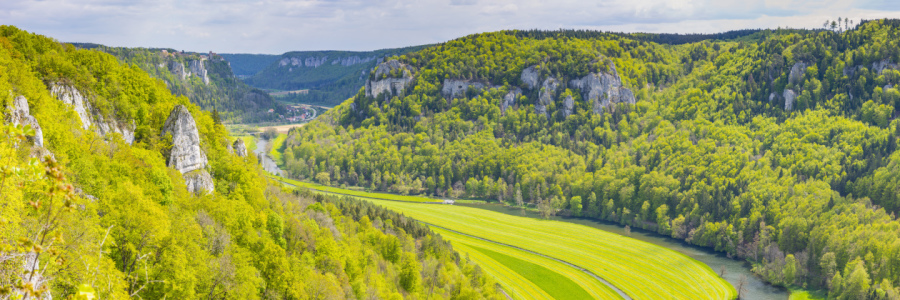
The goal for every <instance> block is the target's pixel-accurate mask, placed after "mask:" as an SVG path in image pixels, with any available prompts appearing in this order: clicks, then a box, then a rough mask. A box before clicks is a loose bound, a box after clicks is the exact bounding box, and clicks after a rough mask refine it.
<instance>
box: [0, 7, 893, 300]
mask: <svg viewBox="0 0 900 300" xmlns="http://www.w3.org/2000/svg"><path fill="white" fill-rule="evenodd" d="M334 5H339V4H338V3H334ZM0 12H2V11H0ZM292 30H302V29H296V28H295V29H292ZM235 36H237V35H235ZM397 37H400V36H397ZM197 40H201V39H197ZM381 42H382V44H392V43H395V42H393V41H381ZM260 44H263V43H260ZM418 44H420V45H421V44H424V43H418ZM413 45H415V44H413ZM273 49H274V48H273ZM898 49H900V19H876V20H860V22H859V23H856V24H852V23H851V22H850V20H849V19H847V18H844V19H843V24H842V22H841V21H840V19H839V20H838V21H833V22H830V23H829V22H825V23H824V24H823V25H822V27H821V28H819V27H817V28H811V29H793V28H783V27H778V28H777V29H742V30H733V31H728V32H723V33H711V34H651V33H620V32H606V31H595V30H583V29H573V30H570V29H559V30H538V29H534V30H501V31H493V32H480V33H474V34H469V35H465V36H462V37H457V38H453V39H450V40H446V41H442V42H439V43H437V44H428V45H422V46H410V47H400V48H390V49H382V50H375V51H292V52H286V53H284V54H281V55H273V54H217V53H215V52H214V51H209V52H190V51H184V50H180V51H179V50H175V49H173V48H141V47H133V48H132V47H111V46H105V45H101V44H95V43H72V44H69V43H63V42H60V41H58V40H55V39H53V38H52V37H48V36H44V35H40V34H36V33H32V32H29V31H27V30H23V29H20V28H17V27H14V26H9V25H0V92H2V93H0V224H2V226H0V300H13V299H21V300H24V299H28V300H50V299H53V298H57V299H82V298H85V299H201V298H203V299H223V300H224V299H260V300H263V299H291V300H295V299H389V300H402V299H429V300H430V299H448V300H449V299H454V300H455V299H492V300H494V299H496V300H499V299H629V300H630V299H750V300H761V299H775V300H788V299H790V300H796V299H841V300H843V299H876V300H895V299H900V220H898V219H897V213H900V194H898V193H897V191H900V118H898V116H900V50H898ZM282 51H283V50H282Z"/></svg>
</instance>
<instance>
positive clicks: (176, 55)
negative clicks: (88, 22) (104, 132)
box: [79, 44, 289, 123]
mask: <svg viewBox="0 0 900 300" xmlns="http://www.w3.org/2000/svg"><path fill="white" fill-rule="evenodd" d="M88 45H89V44H88ZM81 46H83V44H79V47H80V48H81ZM89 46H90V47H86V48H88V49H94V50H98V51H103V52H106V53H109V54H112V55H114V56H116V57H117V58H119V59H120V60H121V61H123V62H125V63H127V64H132V65H135V66H137V67H139V68H141V69H142V70H144V71H145V72H147V73H149V74H150V76H152V77H153V78H158V79H161V80H163V81H164V82H165V83H166V86H167V87H168V88H169V90H170V91H171V92H172V93H173V94H175V95H179V96H186V97H188V99H190V100H191V103H194V104H197V105H199V106H200V108H201V109H203V110H209V111H213V110H215V111H217V112H218V113H219V117H220V118H221V119H222V120H223V121H225V122H227V123H259V122H272V121H281V118H280V117H279V115H283V116H286V117H289V115H288V111H287V109H286V108H285V107H284V105H282V104H279V103H278V102H276V101H273V100H272V98H271V97H269V94H268V93H266V92H264V91H261V90H258V89H255V88H253V87H250V86H248V85H247V84H245V83H244V82H243V81H241V80H240V79H238V78H237V77H235V75H234V73H232V70H231V66H230V63H229V61H227V60H225V59H224V57H222V56H220V55H218V54H215V53H185V52H177V51H175V50H174V49H147V48H124V47H106V46H102V45H89ZM204 72H205V73H206V76H205V77H206V78H207V79H206V80H204V76H203V74H202V73H204ZM269 109H273V110H274V112H273V113H269Z"/></svg>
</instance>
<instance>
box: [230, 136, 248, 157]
mask: <svg viewBox="0 0 900 300" xmlns="http://www.w3.org/2000/svg"><path fill="white" fill-rule="evenodd" d="M232 149H234V154H237V156H240V157H246V156H247V145H244V140H242V139H237V140H236V141H234V146H233V147H232Z"/></svg>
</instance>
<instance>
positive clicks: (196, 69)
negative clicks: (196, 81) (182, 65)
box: [188, 60, 209, 85]
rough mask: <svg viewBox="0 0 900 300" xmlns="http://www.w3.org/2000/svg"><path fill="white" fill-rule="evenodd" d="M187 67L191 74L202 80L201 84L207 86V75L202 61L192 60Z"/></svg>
mask: <svg viewBox="0 0 900 300" xmlns="http://www.w3.org/2000/svg"><path fill="white" fill-rule="evenodd" d="M188 65H189V66H190V69H191V74H194V75H196V76H197V77H200V79H201V80H203V84H205V85H209V74H208V72H207V71H206V66H205V65H204V64H203V61H202V60H192V61H190V62H188Z"/></svg>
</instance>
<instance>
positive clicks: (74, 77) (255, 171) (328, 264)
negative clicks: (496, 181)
mask: <svg viewBox="0 0 900 300" xmlns="http://www.w3.org/2000/svg"><path fill="white" fill-rule="evenodd" d="M138 52H139V53H144V52H143V51H138ZM0 70H2V72H0V91H4V92H3V94H2V95H3V96H0V115H2V120H3V121H2V123H0V161H2V165H0V223H2V226H0V299H84V297H79V296H87V298H88V299H133V298H140V299H200V298H205V299H309V298H315V299H370V298H378V299H403V298H414V299H425V298H428V299H433V298H440V299H451V298H453V299H462V298H465V299H501V297H502V296H501V294H500V292H499V291H498V290H497V289H496V287H495V283H493V281H491V279H489V278H487V277H485V276H484V275H483V274H482V272H481V270H480V268H479V267H478V266H477V265H475V264H474V263H472V262H471V261H469V260H468V259H467V258H464V257H460V256H459V255H458V254H457V253H456V252H455V251H454V250H453V248H452V247H451V246H450V244H449V243H447V242H445V241H443V240H442V239H441V238H440V236H438V235H436V234H434V233H433V232H431V231H430V230H429V229H428V228H426V227H424V226H423V225H420V224H418V223H416V222H413V221H412V220H410V219H407V218H405V217H403V216H401V215H399V214H397V213H394V212H390V211H387V210H384V209H380V208H378V207H373V206H371V205H367V204H363V203H344V204H341V203H340V202H341V200H339V199H337V198H335V197H323V196H321V195H318V196H314V195H312V194H309V193H308V192H298V191H289V190H286V189H283V188H282V186H281V184H279V183H275V182H269V181H268V180H267V179H266V178H265V177H264V175H263V171H262V170H261V169H260V167H259V165H258V163H257V161H256V159H253V158H252V157H248V156H247V153H246V146H245V145H244V144H243V141H242V140H234V139H233V138H231V137H229V136H228V135H227V132H226V130H225V128H224V127H223V125H222V124H220V123H219V122H218V120H217V119H216V118H215V115H214V114H213V113H210V112H208V111H204V110H201V108H200V106H198V105H196V104H192V103H191V101H190V100H189V99H188V98H187V97H184V96H176V95H175V94H173V93H171V92H170V91H169V90H168V89H167V86H166V82H165V81H163V80H159V79H155V78H154V77H152V76H151V75H150V74H147V73H146V72H145V71H144V70H142V69H141V68H140V67H139V66H138V65H135V64H125V63H122V62H121V61H119V60H118V59H117V58H116V57H113V56H111V55H108V54H106V53H103V52H101V51H96V50H86V49H77V48H76V47H74V46H72V45H70V44H62V43H59V42H57V41H55V40H53V39H50V38H47V37H43V36H39V35H34V34H31V33H28V32H25V31H22V30H19V29H17V28H15V27H11V26H0ZM213 73H214V72H213ZM157 75H158V74H157ZM211 77H212V76H211ZM179 80H180V79H179ZM190 80H192V81H199V80H200V79H199V78H192V79H190ZM339 205H340V206H339ZM339 207H340V208H339Z"/></svg>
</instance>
